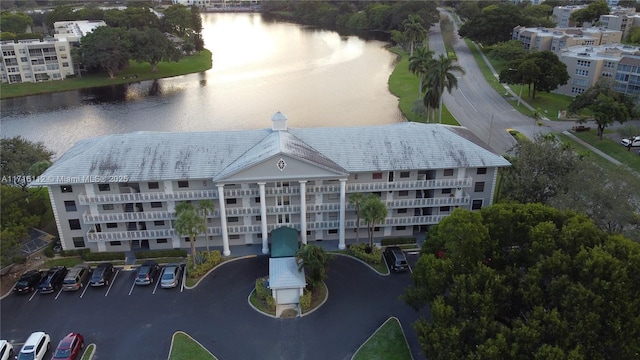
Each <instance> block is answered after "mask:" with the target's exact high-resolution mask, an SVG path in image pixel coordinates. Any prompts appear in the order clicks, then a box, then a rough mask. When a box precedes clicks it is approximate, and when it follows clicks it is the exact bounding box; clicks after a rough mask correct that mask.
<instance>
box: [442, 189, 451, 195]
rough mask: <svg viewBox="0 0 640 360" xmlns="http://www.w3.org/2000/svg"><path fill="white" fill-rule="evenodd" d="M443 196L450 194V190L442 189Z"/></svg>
mask: <svg viewBox="0 0 640 360" xmlns="http://www.w3.org/2000/svg"><path fill="white" fill-rule="evenodd" d="M442 193H443V194H451V189H442Z"/></svg>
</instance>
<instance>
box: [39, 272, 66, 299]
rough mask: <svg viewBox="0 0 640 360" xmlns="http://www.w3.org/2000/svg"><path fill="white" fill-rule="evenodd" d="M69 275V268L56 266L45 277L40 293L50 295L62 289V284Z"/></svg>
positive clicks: (41, 282) (41, 283)
mask: <svg viewBox="0 0 640 360" xmlns="http://www.w3.org/2000/svg"><path fill="white" fill-rule="evenodd" d="M66 275H67V268H66V267H65V266H54V267H52V268H51V269H49V271H47V273H46V274H45V275H44V278H43V279H42V281H40V286H39V287H38V291H39V292H40V294H50V293H52V292H54V291H56V290H58V289H60V288H62V282H63V281H64V277H65V276H66Z"/></svg>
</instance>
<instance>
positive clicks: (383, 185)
mask: <svg viewBox="0 0 640 360" xmlns="http://www.w3.org/2000/svg"><path fill="white" fill-rule="evenodd" d="M472 183H473V179H472V178H471V177H468V178H464V179H434V180H413V181H393V182H374V183H351V184H347V192H350V193H352V192H372V191H393V190H416V189H448V188H465V187H470V186H471V184H472Z"/></svg>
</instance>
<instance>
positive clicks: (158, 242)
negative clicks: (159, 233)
mask: <svg viewBox="0 0 640 360" xmlns="http://www.w3.org/2000/svg"><path fill="white" fill-rule="evenodd" d="M167 242H168V240H167V239H157V240H156V244H166V243H167Z"/></svg>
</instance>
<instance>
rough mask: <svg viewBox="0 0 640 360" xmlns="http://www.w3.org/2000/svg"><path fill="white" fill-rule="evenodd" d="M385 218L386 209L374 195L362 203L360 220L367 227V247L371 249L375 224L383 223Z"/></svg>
mask: <svg viewBox="0 0 640 360" xmlns="http://www.w3.org/2000/svg"><path fill="white" fill-rule="evenodd" d="M386 217H387V207H386V206H385V205H384V203H383V202H382V200H380V198H379V197H378V196H376V195H373V194H371V195H369V196H367V198H366V199H365V200H364V202H363V203H362V218H363V219H364V220H365V221H366V222H367V224H368V226H369V247H371V248H373V231H374V230H375V228H376V224H379V223H381V222H382V221H384V218H386Z"/></svg>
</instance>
